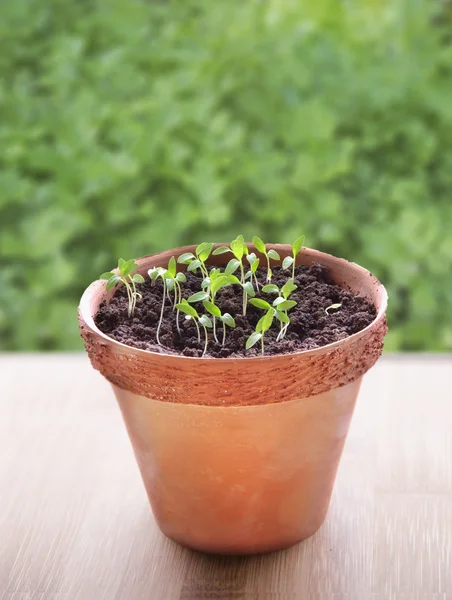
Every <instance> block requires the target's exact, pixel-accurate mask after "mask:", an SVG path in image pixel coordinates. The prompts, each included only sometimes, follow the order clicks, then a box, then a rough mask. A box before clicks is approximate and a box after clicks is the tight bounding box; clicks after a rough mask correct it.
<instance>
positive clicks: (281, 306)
mask: <svg viewBox="0 0 452 600" xmlns="http://www.w3.org/2000/svg"><path fill="white" fill-rule="evenodd" d="M278 300H282V302H278V303H277V304H276V302H277V301H278ZM296 305H297V303H296V302H295V301H294V300H284V298H276V300H275V302H273V306H275V307H277V308H278V310H290V309H291V308H293V307H294V306H296Z"/></svg>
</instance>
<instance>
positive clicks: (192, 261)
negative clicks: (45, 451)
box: [177, 242, 214, 278]
mask: <svg viewBox="0 0 452 600" xmlns="http://www.w3.org/2000/svg"><path fill="white" fill-rule="evenodd" d="M213 246H214V245H213V243H211V242H202V243H201V244H199V246H197V248H196V250H195V254H192V253H191V252H185V253H184V254H181V255H180V256H179V258H178V259H177V262H178V263H180V264H182V265H188V267H187V271H189V272H193V273H196V271H197V270H198V269H199V270H200V271H201V273H202V276H203V277H204V278H205V277H209V273H208V271H207V266H206V260H207V259H208V258H209V256H210V254H211V252H212V248H213Z"/></svg>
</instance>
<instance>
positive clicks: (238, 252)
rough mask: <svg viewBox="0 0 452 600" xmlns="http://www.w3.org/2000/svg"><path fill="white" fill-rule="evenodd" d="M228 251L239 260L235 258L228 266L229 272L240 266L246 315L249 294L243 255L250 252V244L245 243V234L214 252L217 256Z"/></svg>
mask: <svg viewBox="0 0 452 600" xmlns="http://www.w3.org/2000/svg"><path fill="white" fill-rule="evenodd" d="M226 252H231V253H232V254H233V255H234V257H235V261H237V262H234V259H232V260H230V261H229V263H228V265H227V266H226V269H227V274H232V273H234V272H235V271H236V270H237V269H238V268H239V267H240V283H241V284H242V288H243V314H244V315H246V304H247V300H248V296H247V292H246V290H245V287H244V283H245V270H244V268H243V257H244V256H246V255H247V254H248V246H247V245H246V244H245V241H244V239H243V235H238V236H237V237H236V238H235V240H232V242H231V243H230V244H229V248H228V247H227V246H220V247H219V248H216V249H215V250H214V251H213V252H212V254H213V255H215V256H217V255H218V254H226ZM253 295H254V294H253Z"/></svg>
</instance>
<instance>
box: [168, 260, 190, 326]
mask: <svg viewBox="0 0 452 600" xmlns="http://www.w3.org/2000/svg"><path fill="white" fill-rule="evenodd" d="M186 281H187V278H186V277H185V275H184V273H178V272H177V263H176V259H175V258H174V256H172V257H171V258H170V260H169V263H168V268H167V270H166V273H165V283H166V292H167V294H168V297H169V300H170V302H171V304H172V306H173V310H175V311H176V327H177V331H178V333H179V335H181V330H180V326H179V311H178V310H177V308H176V304H177V303H179V302H181V301H182V289H181V286H180V284H181V283H185V282H186ZM171 291H172V292H173V293H174V301H172V300H171V297H170V296H169V293H170V292H171Z"/></svg>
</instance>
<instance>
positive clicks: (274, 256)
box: [268, 248, 281, 260]
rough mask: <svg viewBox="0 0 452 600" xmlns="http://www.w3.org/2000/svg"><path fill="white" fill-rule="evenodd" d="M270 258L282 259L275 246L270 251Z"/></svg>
mask: <svg viewBox="0 0 452 600" xmlns="http://www.w3.org/2000/svg"><path fill="white" fill-rule="evenodd" d="M268 258H271V259H273V260H281V257H280V256H279V254H278V253H277V252H276V250H273V248H272V249H271V250H269V251H268Z"/></svg>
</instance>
